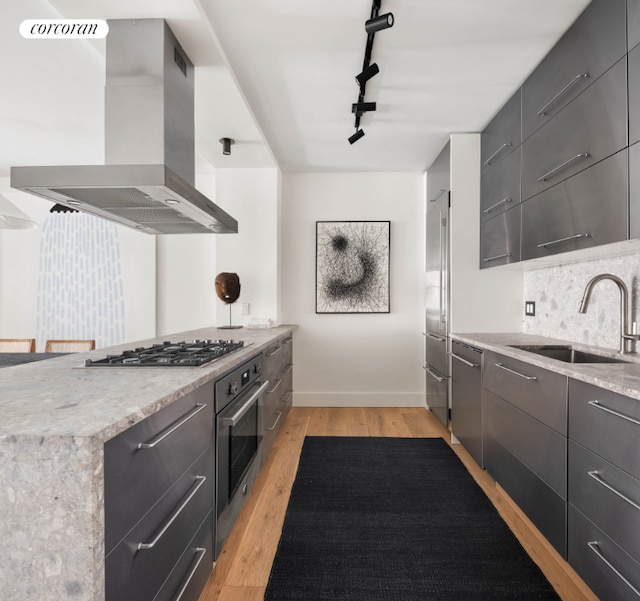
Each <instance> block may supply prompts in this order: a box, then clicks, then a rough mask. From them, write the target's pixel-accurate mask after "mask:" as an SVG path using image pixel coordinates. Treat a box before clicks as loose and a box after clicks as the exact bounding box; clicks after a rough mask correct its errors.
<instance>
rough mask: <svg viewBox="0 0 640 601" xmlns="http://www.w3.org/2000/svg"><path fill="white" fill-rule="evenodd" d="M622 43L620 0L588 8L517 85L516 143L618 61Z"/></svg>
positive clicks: (623, 19)
mask: <svg viewBox="0 0 640 601" xmlns="http://www.w3.org/2000/svg"><path fill="white" fill-rule="evenodd" d="M626 37H627V36H626V0H594V1H593V2H591V4H590V5H589V6H588V7H587V8H586V9H585V11H584V12H583V13H582V14H581V15H580V16H579V17H578V19H577V20H576V22H575V23H574V24H573V25H572V26H571V27H570V28H569V30H568V31H567V33H566V34H565V35H564V36H563V37H562V38H561V39H560V41H559V42H558V43H557V44H556V45H555V46H554V47H553V48H552V49H551V51H550V52H549V54H548V55H547V56H546V57H545V58H544V60H543V61H542V62H541V63H540V65H538V67H537V68H536V69H535V70H534V72H533V73H532V74H531V75H530V76H529V77H528V78H527V80H526V81H525V83H524V84H523V86H522V139H523V140H526V139H527V138H528V137H529V136H530V135H531V134H532V133H533V132H534V131H536V130H537V129H538V128H540V127H541V126H542V125H544V124H545V123H546V122H547V121H548V120H549V119H551V117H553V115H555V114H556V113H557V112H558V111H559V110H560V109H561V108H562V107H564V106H565V105H566V104H567V103H568V102H570V101H571V100H572V99H573V98H575V97H576V96H577V95H578V94H580V93H581V92H582V91H583V90H584V89H585V88H586V87H587V86H589V85H590V84H591V83H593V82H594V81H595V80H596V79H597V78H598V77H600V75H602V74H603V73H604V72H605V71H606V70H607V69H608V68H609V67H611V66H612V65H613V64H614V63H615V62H617V61H618V60H620V59H621V58H622V57H623V56H624V55H625V53H626V51H627V43H626ZM583 74H588V77H581V76H582V75H583Z"/></svg>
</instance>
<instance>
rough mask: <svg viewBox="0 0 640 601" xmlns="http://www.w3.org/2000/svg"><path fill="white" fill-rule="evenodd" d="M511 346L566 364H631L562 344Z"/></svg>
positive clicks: (511, 345)
mask: <svg viewBox="0 0 640 601" xmlns="http://www.w3.org/2000/svg"><path fill="white" fill-rule="evenodd" d="M509 346H510V347H511V348H517V349H520V350H522V351H527V352H529V353H534V354H536V355H543V356H544V357H549V358H550V359H557V360H558V361H564V362H565V363H629V361H625V360H624V359H618V358H616V357H607V356H606V355H597V354H595V353H588V352H586V351H579V350H577V349H574V348H573V347H571V346H569V345H562V344H545V345H540V346H536V345H530V344H522V345H519V344H510V345H509Z"/></svg>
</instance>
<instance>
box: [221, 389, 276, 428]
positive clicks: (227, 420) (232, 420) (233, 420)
mask: <svg viewBox="0 0 640 601" xmlns="http://www.w3.org/2000/svg"><path fill="white" fill-rule="evenodd" d="M268 386H269V380H266V381H264V382H262V384H260V386H259V388H258V389H257V390H256V391H255V392H254V393H253V394H252V395H251V396H250V397H249V398H248V399H247V400H246V401H245V402H244V403H243V404H242V407H240V409H238V410H237V411H236V412H235V413H234V414H233V415H230V416H229V417H223V418H222V425H223V426H227V427H231V428H233V426H235V425H236V424H237V423H238V422H239V421H240V420H241V419H242V417H243V416H244V414H245V413H246V412H247V411H249V409H250V408H251V405H253V404H254V403H255V402H256V399H257V398H258V397H259V396H260V395H261V394H262V393H263V392H264V391H265V390H266V389H267V387H268Z"/></svg>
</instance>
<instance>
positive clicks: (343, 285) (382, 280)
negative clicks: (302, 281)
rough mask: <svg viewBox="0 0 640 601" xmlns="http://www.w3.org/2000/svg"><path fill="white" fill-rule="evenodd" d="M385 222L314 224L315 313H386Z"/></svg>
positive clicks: (387, 227) (387, 241) (387, 245)
mask: <svg viewBox="0 0 640 601" xmlns="http://www.w3.org/2000/svg"><path fill="white" fill-rule="evenodd" d="M390 230H391V223H390V222H389V221H316V313H389V249H390Z"/></svg>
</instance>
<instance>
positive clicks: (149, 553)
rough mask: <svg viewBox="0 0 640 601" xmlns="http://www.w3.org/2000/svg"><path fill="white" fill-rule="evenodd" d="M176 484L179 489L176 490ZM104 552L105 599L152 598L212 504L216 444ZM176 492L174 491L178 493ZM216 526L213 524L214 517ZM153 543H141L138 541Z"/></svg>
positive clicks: (209, 513)
mask: <svg viewBox="0 0 640 601" xmlns="http://www.w3.org/2000/svg"><path fill="white" fill-rule="evenodd" d="M174 489H175V490H174ZM174 489H172V490H171V491H169V493H167V495H165V496H164V497H163V498H162V499H161V500H160V501H159V502H158V503H157V504H156V505H155V506H154V507H153V508H152V509H151V510H150V511H149V512H148V513H147V515H146V516H144V519H142V520H141V521H140V522H139V523H138V524H137V525H136V526H135V527H134V528H133V529H132V530H131V531H130V532H129V533H127V535H126V537H125V538H124V539H123V540H122V541H121V542H120V543H119V544H118V545H117V546H116V547H115V548H114V549H113V550H112V551H111V552H110V553H109V554H107V556H106V559H105V574H106V576H105V577H106V584H105V586H106V601H139V600H140V599H153V598H154V596H155V595H156V593H157V592H158V591H159V590H160V588H161V587H162V584H163V582H164V581H165V579H166V577H167V575H168V574H169V573H170V572H171V571H172V570H173V569H174V567H175V565H176V563H177V562H178V560H179V558H180V556H181V555H182V553H183V551H184V549H185V548H186V547H187V545H188V544H189V541H190V540H191V539H192V538H193V536H194V535H195V533H196V532H197V530H198V529H199V527H200V525H201V524H202V521H203V520H204V519H205V517H206V516H207V515H211V512H212V508H213V507H212V506H213V448H212V447H209V448H208V449H207V450H206V451H205V452H204V453H203V454H202V456H201V457H200V458H199V459H198V461H197V462H196V463H195V464H194V465H193V466H192V468H190V470H189V473H188V476H187V477H186V478H183V479H181V480H179V481H178V483H177V484H176V487H174ZM174 493H175V494H174ZM210 526H211V528H212V529H213V524H212V523H210ZM141 543H142V544H145V545H147V544H148V545H153V546H152V547H151V548H146V549H139V548H138V547H139V544H141Z"/></svg>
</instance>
